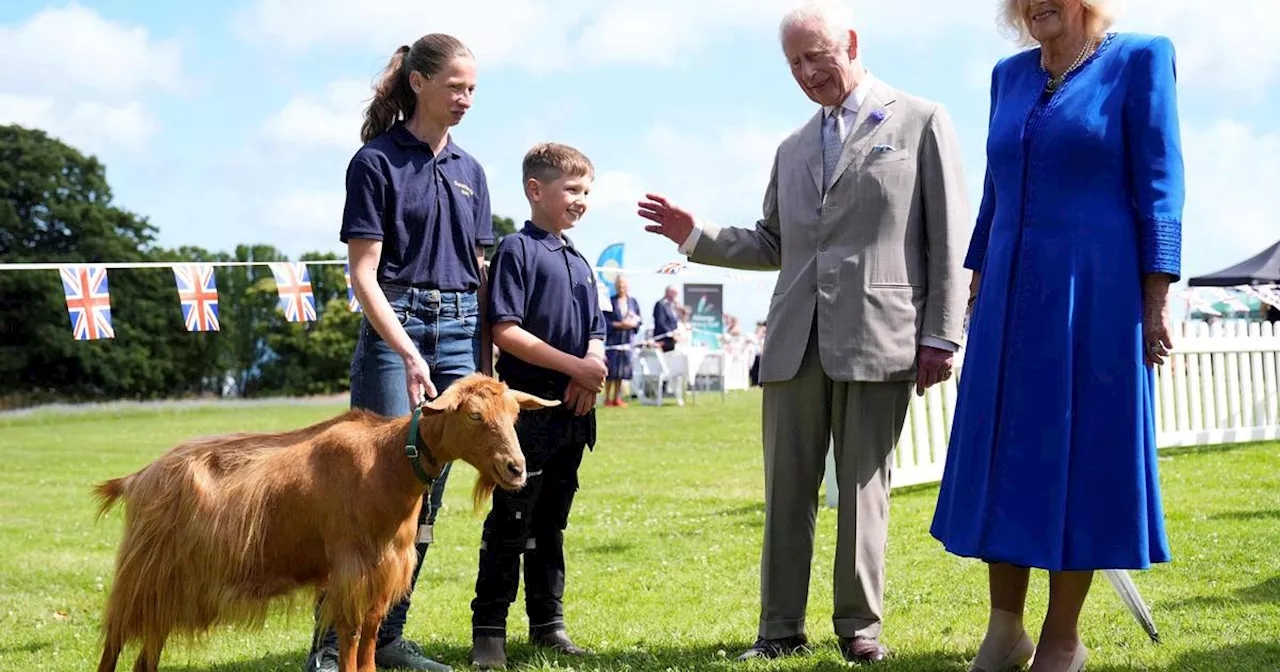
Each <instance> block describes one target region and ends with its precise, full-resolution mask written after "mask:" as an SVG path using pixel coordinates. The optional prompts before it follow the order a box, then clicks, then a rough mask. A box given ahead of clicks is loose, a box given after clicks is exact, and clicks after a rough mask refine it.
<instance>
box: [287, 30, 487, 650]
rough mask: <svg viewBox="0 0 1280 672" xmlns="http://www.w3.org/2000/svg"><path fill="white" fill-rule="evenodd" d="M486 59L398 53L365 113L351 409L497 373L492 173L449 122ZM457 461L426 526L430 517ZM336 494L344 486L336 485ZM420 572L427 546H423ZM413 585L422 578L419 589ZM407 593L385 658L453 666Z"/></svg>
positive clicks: (355, 217) (357, 200) (431, 393)
mask: <svg viewBox="0 0 1280 672" xmlns="http://www.w3.org/2000/svg"><path fill="white" fill-rule="evenodd" d="M475 82H476V65H475V59H474V57H473V56H472V54H471V51H470V50H469V49H467V47H466V46H465V45H463V44H462V42H460V41H458V40H457V39H455V38H453V37H450V36H448V35H440V34H431V35H427V36H425V37H422V38H420V39H419V40H418V41H416V42H414V43H413V46H412V47H408V46H404V47H400V48H399V49H398V50H396V53H395V55H394V56H392V57H391V62H390V63H389V64H388V66H387V69H386V71H385V72H384V73H383V76H382V78H381V80H380V81H379V82H378V85H377V91H376V94H375V95H374V99H373V101H372V102H371V103H370V104H369V107H368V109H367V110H366V111H365V122H364V126H363V128H362V129H361V139H362V140H363V141H364V143H365V145H364V146H363V147H361V148H360V150H359V151H358V152H356V154H355V156H354V157H353V158H352V159H351V163H350V164H349V166H348V168H347V199H346V207H345V209H344V212H343V217H342V232H341V240H342V241H343V242H344V243H346V244H347V246H348V255H349V259H350V264H351V282H352V285H353V286H354V289H355V294H356V298H358V299H359V301H360V305H361V307H362V308H363V310H364V320H363V323H362V325H361V330H360V336H359V339H358V341H357V343H356V349H355V353H354V355H353V357H352V362H351V406H352V407H354V408H364V409H367V410H370V411H373V412H376V413H380V414H382V415H386V416H404V415H407V414H408V413H409V412H410V411H411V409H412V407H413V406H416V405H417V404H419V403H421V402H423V401H425V400H426V399H427V398H430V397H435V396H436V395H437V394H438V393H439V392H442V391H444V389H445V388H447V387H448V386H449V385H450V384H451V383H452V382H453V381H455V380H457V379H459V378H461V377H463V376H465V375H467V374H470V373H473V372H475V371H477V370H483V371H485V372H488V370H489V359H490V356H489V347H488V345H487V341H488V339H487V338H484V337H483V335H482V332H483V331H484V330H483V329H481V328H480V325H482V324H484V321H483V319H482V316H481V312H480V311H481V306H483V305H484V301H483V299H482V298H481V296H480V295H481V294H482V292H483V290H484V276H485V274H484V272H483V266H484V248H485V247H487V246H490V245H492V244H493V242H494V235H493V220H492V216H491V214H490V206H489V189H488V185H487V181H486V179H485V175H484V170H483V169H482V168H481V167H480V164H479V162H477V161H476V160H475V159H474V158H472V157H471V155H469V154H467V153H466V152H464V151H463V150H462V149H461V148H460V147H458V146H457V145H456V144H454V142H453V140H452V138H451V137H450V135H449V129H450V128H452V127H453V126H454V125H456V124H457V123H458V122H460V121H462V117H463V116H464V115H465V114H466V113H467V110H468V109H469V108H470V107H471V102H472V94H473V92H474V90H475ZM447 476H448V468H447V467H446V470H445V473H444V474H442V475H441V477H440V479H439V480H438V481H437V482H436V484H435V487H434V488H433V489H432V491H431V493H430V494H429V495H424V498H425V497H427V496H429V497H430V503H431V506H430V511H431V514H430V517H429V519H428V518H427V514H426V512H427V510H428V508H427V507H426V502H424V506H423V514H424V515H423V519H422V520H419V524H420V525H421V524H430V523H432V522H434V519H435V511H437V510H438V509H439V508H440V502H441V498H442V497H443V495H444V486H445V482H446V480H447ZM334 496H335V497H336V496H341V495H340V493H334ZM417 549H418V565H417V567H415V568H414V572H413V577H414V581H415V582H416V581H417V577H418V570H419V569H421V567H422V558H423V555H424V554H425V553H426V550H427V544H426V543H419V544H418V547H417ZM411 590H412V588H411ZM408 609H409V597H408V596H406V597H405V599H404V600H403V601H401V602H400V603H399V604H395V605H392V607H391V609H390V610H389V611H388V613H387V616H386V618H385V619H384V621H383V624H382V628H381V629H380V631H379V633H378V650H377V657H376V662H377V665H378V667H379V668H401V669H428V670H447V669H449V668H448V667H446V666H444V665H440V664H439V663H436V662H435V661H433V660H431V659H429V658H427V657H426V655H425V654H423V652H422V650H421V648H420V647H419V646H418V645H417V644H415V643H413V642H410V641H408V640H406V639H404V638H403V637H402V633H403V630H404V623H405V616H406V614H407V612H408ZM318 639H319V641H317V643H316V645H315V646H314V650H313V652H312V655H311V658H310V660H309V661H308V669H309V670H334V671H335V672H336V670H337V669H338V666H337V643H336V642H337V640H336V638H335V636H334V633H333V632H332V630H330V631H329V632H327V633H325V634H324V635H323V636H322V637H320V638H318Z"/></svg>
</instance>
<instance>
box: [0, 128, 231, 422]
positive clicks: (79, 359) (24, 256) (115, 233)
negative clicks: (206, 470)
mask: <svg viewBox="0 0 1280 672" xmlns="http://www.w3.org/2000/svg"><path fill="white" fill-rule="evenodd" d="M155 233H156V229H155V227H154V226H152V225H151V224H149V223H148V222H147V221H146V220H145V219H143V218H140V217H138V216H136V215H134V214H132V213H130V212H127V211H124V210H121V209H119V208H117V207H115V206H113V205H112V204H111V190H110V188H109V187H108V186H107V182H106V177H105V175H104V168H103V166H102V164H100V163H99V162H98V161H97V160H96V159H94V158H91V157H85V156H84V155H82V154H81V153H80V152H78V151H76V150H75V149H73V148H71V147H68V146H67V145H64V144H62V143H60V142H58V141H56V140H53V139H51V138H49V137H48V136H46V135H45V134H44V133H43V132H40V131H31V130H26V129H23V128H20V127H17V126H4V127H0V261H3V262H24V261H33V262H34V261H39V262H60V261H88V262H92V261H125V262H128V261H151V260H156V259H159V258H161V256H162V255H161V252H160V251H159V250H155V249H154V248H153V241H154V239H155ZM108 283H109V287H110V291H111V303H112V317H113V320H112V321H113V324H114V327H115V332H116V337H115V339H112V340H111V341H97V342H77V341H75V340H74V338H73V337H72V332H71V325H70V318H69V317H68V315H67V309H66V303H65V300H64V299H63V294H62V283H61V280H60V279H59V276H58V272H57V271H29V272H16V273H0V316H2V319H3V324H4V328H3V330H0V394H4V393H8V394H10V395H12V394H15V393H17V394H20V395H23V396H25V397H28V398H31V399H41V398H48V397H63V398H72V399H80V398H101V397H113V398H118V397H133V398H155V397H164V396H174V395H184V394H198V393H201V392H204V391H207V390H209V389H210V388H211V387H213V386H215V385H216V379H217V377H218V366H217V361H216V357H213V356H211V355H212V353H215V352H216V344H215V343H214V342H213V341H212V339H210V338H201V336H206V335H192V334H187V333H186V331H185V329H184V328H183V325H182V314H181V310H180V309H179V308H178V304H177V297H176V290H175V288H174V284H173V274H172V273H171V272H170V271H169V270H168V269H131V270H127V271H113V272H110V273H109V275H108ZM193 336H194V337H193Z"/></svg>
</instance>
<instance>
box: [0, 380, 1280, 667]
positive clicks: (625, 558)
mask: <svg viewBox="0 0 1280 672" xmlns="http://www.w3.org/2000/svg"><path fill="white" fill-rule="evenodd" d="M345 408H346V404H345V403H344V402H343V401H341V400H338V401H335V402H334V403H327V404H319V403H305V402H299V401H296V400H290V401H284V400H280V401H263V402H253V403H231V404H223V403H221V402H218V403H213V404H201V405H199V406H194V407H193V406H192V405H189V404H184V403H174V404H165V405H162V406H159V407H141V408H134V407H131V406H130V405H125V406H123V407H109V408H106V409H103V410H102V411H99V412H71V413H66V412H63V413H54V412H45V411H41V412H36V413H33V414H31V415H29V416H27V417H11V418H5V417H0V464H3V465H4V469H0V492H3V493H4V499H3V501H2V505H3V506H4V521H5V524H4V525H0V548H3V549H4V552H3V553H0V668H3V669H5V670H40V671H42V672H45V671H47V672H61V671H64V670H65V671H68V672H70V671H71V670H77V671H78V670H86V669H90V670H92V669H94V667H93V666H94V664H95V663H96V661H97V657H98V655H99V653H100V649H99V648H98V642H99V639H98V633H99V626H100V623H101V615H102V610H103V606H104V604H105V601H106V595H107V591H109V590H110V589H111V587H112V586H113V585H114V583H115V578H114V573H113V571H114V570H113V568H114V566H115V565H114V563H115V553H116V549H117V547H118V544H119V541H120V534H121V528H122V521H123V518H124V516H123V515H122V513H121V512H120V511H118V510H117V511H115V512H113V513H111V514H110V515H108V516H107V517H106V518H104V519H103V520H101V521H99V522H97V523H95V522H94V502H93V499H92V498H91V497H90V494H89V486H90V484H91V483H94V482H97V481H100V480H102V479H106V478H112V477H116V476H120V475H123V474H127V473H130V472H132V471H133V470H135V469H138V468H140V467H141V466H143V465H145V464H146V463H148V462H149V461H151V460H152V459H154V458H155V457H156V456H157V455H159V454H160V453H161V452H163V451H165V450H168V449H169V448H170V447H172V446H174V445H176V444H177V443H178V442H180V441H183V440H186V439H188V438H191V437H196V436H207V435H210V434H217V433H220V432H239V431H281V430H288V429H295V428H298V427H302V426H304V425H306V424H308V423H312V422H316V421H319V420H322V419H325V418H329V417H332V416H333V415H337V414H338V413H341V412H342V411H344V410H345ZM598 413H599V414H600V423H599V437H600V441H599V444H598V445H597V446H596V449H595V451H594V452H591V453H588V454H587V455H586V456H585V457H584V458H583V461H582V468H581V471H580V481H581V489H580V490H579V491H578V493H577V495H576V496H575V499H574V504H573V513H572V515H571V517H570V520H569V526H568V529H567V530H566V531H565V533H564V536H565V561H566V566H567V573H568V578H567V585H566V592H565V615H566V618H567V620H568V623H569V632H570V633H571V634H572V635H573V636H574V638H575V640H577V641H578V642H579V643H580V644H582V645H584V646H587V647H589V648H591V649H593V650H595V651H596V652H597V654H598V655H597V656H596V657H595V658H592V659H590V660H585V661H584V660H574V659H569V658H566V657H560V656H548V655H546V654H542V653H539V652H537V651H535V650H534V649H533V648H531V647H530V646H529V645H528V644H527V643H526V637H525V633H526V632H527V627H528V619H527V617H526V616H525V613H524V600H523V599H522V598H520V597H519V596H517V599H516V601H515V603H514V604H512V606H511V614H510V618H509V619H508V631H509V632H510V634H511V638H510V650H509V653H510V656H511V663H512V664H511V669H512V670H513V671H514V670H520V671H521V672H533V671H546V672H552V671H557V672H564V671H565V670H569V669H576V670H580V671H583V672H586V671H597V670H600V671H604V670H616V671H619V672H623V671H626V672H644V671H647V670H653V671H654V672H660V671H666V670H681V671H684V670H712V671H721V672H739V671H758V672H763V671H765V670H796V671H799V670H805V671H810V672H822V671H827V670H830V671H836V670H843V671H845V672H849V671H850V670H856V669H858V668H849V667H846V666H845V665H844V664H843V663H842V661H841V660H840V656H839V654H838V653H837V652H836V640H835V637H834V635H833V633H832V626H831V613H832V586H831V576H832V567H833V565H834V563H835V547H836V535H837V528H838V525H837V520H836V519H837V516H836V512H835V511H834V510H832V509H827V508H825V507H824V508H820V509H819V510H818V512H817V516H816V533H815V535H814V554H813V563H812V580H811V583H810V596H809V603H808V612H807V614H806V615H807V623H808V634H809V637H810V640H811V642H812V645H813V653H812V655H808V656H799V657H796V658H789V659H784V660H779V661H766V662H761V663H758V664H757V663H752V664H750V665H745V666H744V665H740V664H736V663H734V662H733V657H734V656H736V655H737V654H738V653H739V652H741V651H742V650H744V649H745V648H746V647H748V646H750V645H751V643H752V641H753V640H754V639H755V635H756V628H757V619H758V617H759V608H760V605H759V595H760V593H759V569H760V543H761V535H762V530H763V526H764V504H763V498H764V477H763V453H762V452H761V450H760V392H759V390H752V391H750V392H735V393H731V394H729V395H728V396H727V397H726V398H725V399H724V400H723V401H722V400H721V398H720V396H719V395H718V394H702V395H699V396H698V398H697V401H696V403H693V404H688V405H686V406H684V407H682V408H677V407H674V406H672V405H670V404H668V405H667V406H665V407H663V408H655V407H642V406H632V407H630V408H626V409H613V408H606V409H600V410H599V411H598ZM709 423H710V425H709ZM33 446H38V450H37V449H33ZM475 476H476V472H475V470H474V469H472V468H471V467H470V466H469V465H467V464H466V463H464V462H455V463H454V466H453V471H452V473H451V475H450V477H449V485H448V488H447V490H446V492H445V497H444V508H443V509H442V510H441V511H440V517H439V519H438V520H437V522H436V526H435V535H436V543H435V544H434V545H433V546H432V547H431V550H430V552H429V553H428V554H427V558H426V562H425V564H424V565H423V567H422V573H421V574H420V576H419V577H418V583H417V589H416V591H415V593H414V596H413V598H414V599H413V608H412V609H410V611H409V618H408V623H407V625H406V630H405V634H406V636H408V637H410V638H412V639H414V640H416V641H420V642H422V643H423V644H424V645H425V647H426V649H427V651H428V652H429V653H430V654H432V655H434V656H437V659H438V660H441V661H442V662H445V663H447V664H450V665H452V666H454V669H455V670H458V672H463V671H464V670H468V669H472V668H471V667H470V665H468V663H467V661H468V654H469V649H470V646H471V600H472V598H473V597H474V596H475V580H476V553H477V549H478V548H479V544H480V535H481V529H482V527H483V522H484V521H483V514H484V511H482V512H481V514H480V515H475V514H473V513H472V510H471V501H470V495H471V484H472V482H473V481H474V479H475ZM1160 485H1161V488H1162V494H1163V496H1164V503H1165V512H1166V519H1167V522H1168V529H1169V535H1170V542H1171V544H1172V547H1173V554H1174V561H1173V562H1172V563H1171V564H1168V565H1160V566H1157V567H1153V568H1152V569H1151V570H1150V571H1144V572H1134V573H1133V578H1134V581H1135V582H1136V583H1137V585H1138V587H1139V589H1140V590H1141V591H1142V595H1143V597H1144V598H1145V599H1146V601H1147V604H1148V605H1150V607H1151V609H1152V612H1153V613H1154V616H1155V620H1156V623H1157V625H1158V627H1159V628H1160V633H1161V637H1162V641H1163V643H1162V644H1160V645H1155V644H1152V643H1150V642H1149V641H1147V638H1146V635H1145V634H1144V633H1143V632H1142V629H1141V628H1140V627H1139V626H1138V624H1137V622H1136V621H1135V620H1134V619H1133V618H1132V617H1131V616H1130V615H1129V614H1128V613H1127V611H1126V610H1125V608H1124V607H1123V606H1122V605H1121V603H1120V601H1119V600H1118V599H1116V596H1115V594H1114V592H1113V591H1112V589H1111V587H1110V585H1108V583H1107V581H1106V579H1104V578H1102V577H1101V576H1099V577H1097V578H1096V579H1095V581H1094V585H1093V590H1092V591H1091V592H1090V595H1089V599H1088V601H1087V603H1086V605H1085V609H1084V613H1083V615H1082V618H1081V623H1080V626H1081V635H1082V636H1083V637H1084V641H1085V644H1086V645H1087V646H1088V647H1089V649H1090V650H1091V653H1092V657H1091V659H1090V663H1089V664H1090V669H1097V670H1111V671H1113V672H1121V671H1125V672H1141V671H1147V672H1202V671H1205V672H1275V670H1277V669H1280V642H1278V641H1277V637H1276V633H1278V632H1280V570H1278V569H1277V563H1276V554H1275V548H1276V547H1277V545H1278V544H1280V444H1276V443H1271V444H1260V445H1251V446H1237V447H1235V448H1232V449H1229V450H1219V451H1215V450H1199V451H1176V452H1170V453H1168V454H1165V455H1163V456H1162V459H1161V460H1160ZM321 487H322V486H321ZM332 494H333V497H334V500H335V501H340V502H344V504H348V501H347V500H345V499H343V493H338V492H335V493H332ZM937 497H938V489H937V487H918V488H911V489H908V490H905V491H904V490H899V491H895V492H894V493H893V496H892V510H891V514H890V517H891V520H890V527H889V544H888V562H887V575H886V576H887V580H888V586H887V589H886V593H885V604H884V606H885V612H884V615H885V632H884V638H885V643H886V644H888V645H889V646H890V647H892V648H893V650H894V654H895V655H894V657H893V658H892V659H891V660H890V661H888V662H886V663H884V664H882V665H876V666H874V667H871V668H867V669H868V670H874V671H875V672H881V671H883V672H964V670H967V669H968V663H969V661H970V660H971V659H972V658H973V656H974V654H975V653H976V651H977V649H978V645H979V643H980V642H981V641H982V635H983V633H984V631H985V629H986V618H987V613H988V606H987V581H986V567H985V565H983V564H982V563H981V562H979V561H977V560H971V559H962V558H957V557H955V556H952V555H950V554H948V553H946V552H945V551H944V550H943V549H942V548H941V546H940V545H939V544H938V542H937V540H935V539H933V538H932V537H931V536H930V535H929V521H930V520H931V518H932V515H933V511H934V508H935V505H936V502H937ZM819 501H821V500H819ZM355 504H356V503H354V502H350V503H349V506H355ZM317 552H319V551H317ZM521 583H522V584H523V580H522V581H521ZM1047 597H1048V586H1047V580H1046V575H1045V573H1044V572H1039V571H1037V572H1033V573H1032V580H1031V590H1030V595H1029V596H1028V604H1027V612H1026V613H1027V627H1028V629H1029V630H1030V632H1031V634H1032V636H1033V637H1034V636H1037V635H1038V633H1039V632H1040V626H1041V623H1042V622H1043V619H1044V614H1045V603H1046V599H1047ZM312 604H313V603H312V602H311V600H310V593H308V592H306V591H303V592H302V593H300V594H299V595H298V599H296V600H294V602H293V604H292V607H290V606H287V605H286V604H280V605H279V606H278V607H277V608H276V609H273V610H272V613H271V615H270V617H269V618H268V619H267V620H266V624H265V628H264V629H263V630H257V629H253V628H244V627H239V626H235V627H219V628H216V629H215V630H213V631H212V632H211V633H209V635H208V636H207V637H205V638H204V641H203V642H202V643H200V644H195V645H186V644H184V643H183V642H182V641H181V640H180V639H179V638H173V639H172V642H173V643H172V645H171V647H172V648H168V649H166V650H165V656H164V660H165V661H169V662H168V665H169V666H170V667H168V668H163V667H162V669H177V670H187V671H189V672H197V671H199V672H204V671H209V672H212V671H214V670H240V671H244V672H275V671H278V670H283V671H293V670H301V669H302V667H303V663H304V661H305V659H306V655H307V649H308V647H309V644H310V641H311V627H312V622H313V619H312V608H311V605H312ZM137 650H138V647H137V646H133V647H129V649H128V650H127V653H126V654H125V656H124V658H123V659H122V660H121V661H120V669H121V670H127V669H129V665H130V664H131V663H132V658H133V657H134V656H135V655H136V652H137ZM721 652H723V653H721ZM161 664H162V666H163V665H164V664H165V663H163V662H162V663H161ZM1095 666H1096V667H1095Z"/></svg>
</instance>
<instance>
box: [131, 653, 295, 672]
mask: <svg viewBox="0 0 1280 672" xmlns="http://www.w3.org/2000/svg"><path fill="white" fill-rule="evenodd" d="M173 653H174V654H175V655H167V654H168V652H167V651H166V654H162V657H161V659H160V669H162V670H172V671H173V672H283V671H284V670H288V672H297V671H298V670H301V669H302V666H303V665H305V664H306V662H307V651H306V649H298V650H296V651H294V652H292V653H269V654H266V655H258V654H257V653H256V652H253V653H250V652H246V655H245V658H244V660H233V661H231V662H229V663H217V664H207V663H206V664H191V665H183V666H181V667H178V664H180V663H181V662H182V661H183V659H185V656H184V655H183V654H182V653H179V652H177V651H174V652H173ZM126 654H127V655H128V658H127V659H126V657H125V656H121V657H120V663H119V665H118V666H117V669H118V670H128V669H132V668H130V667H129V665H132V664H133V656H135V655H137V654H136V648H135V649H132V650H128V649H127V650H126ZM126 663H128V665H126Z"/></svg>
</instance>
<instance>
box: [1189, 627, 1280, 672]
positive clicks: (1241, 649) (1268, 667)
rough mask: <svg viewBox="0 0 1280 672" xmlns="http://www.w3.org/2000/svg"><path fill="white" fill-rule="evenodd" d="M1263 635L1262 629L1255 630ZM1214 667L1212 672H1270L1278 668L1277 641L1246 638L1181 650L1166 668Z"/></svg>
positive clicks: (1192, 668) (1199, 668) (1279, 667)
mask: <svg viewBox="0 0 1280 672" xmlns="http://www.w3.org/2000/svg"><path fill="white" fill-rule="evenodd" d="M1256 634H1257V635H1258V636H1266V635H1265V634H1264V633H1256ZM1188 670H1192V671H1194V672H1200V671H1201V670H1206V671H1208V670H1213V671H1214V672H1218V671H1219V670H1220V671H1221V672H1253V671H1254V670H1257V672H1264V671H1265V672H1273V671H1274V670H1280V642H1278V641H1274V640H1273V641H1265V642H1249V643H1247V644H1236V645H1233V646H1224V647H1221V648H1217V649H1209V650H1207V651H1193V652H1190V653H1184V654H1182V655H1180V656H1178V658H1177V659H1176V660H1175V661H1174V663H1173V664H1172V665H1170V666H1169V670H1168V672H1184V671H1188Z"/></svg>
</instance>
